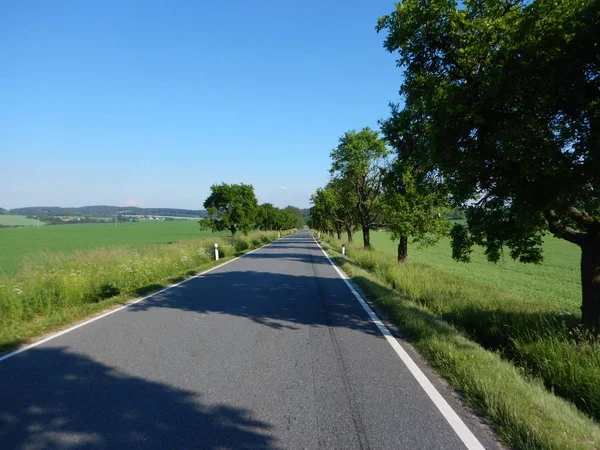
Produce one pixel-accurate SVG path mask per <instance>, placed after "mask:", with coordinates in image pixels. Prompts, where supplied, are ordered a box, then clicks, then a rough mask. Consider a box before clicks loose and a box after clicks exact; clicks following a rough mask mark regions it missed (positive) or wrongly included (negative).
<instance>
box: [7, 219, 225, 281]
mask: <svg viewBox="0 0 600 450" xmlns="http://www.w3.org/2000/svg"><path fill="white" fill-rule="evenodd" d="M0 217H7V216H1V215H0ZM9 217H10V216H9ZM227 235H228V233H215V234H213V233H211V232H210V231H199V230H198V222H197V221H195V220H173V221H157V222H129V223H128V222H125V223H120V224H118V226H117V227H115V226H114V223H106V224H105V223H89V224H69V225H48V226H45V227H43V228H39V229H38V228H2V229H0V249H1V251H0V273H2V272H4V273H5V274H9V275H14V274H15V273H17V272H18V271H19V270H22V269H24V268H25V267H24V266H25V265H31V264H33V265H36V264H38V261H41V260H43V259H44V258H43V255H44V254H46V255H49V254H54V253H57V252H58V253H69V252H73V251H75V250H91V249H97V248H116V247H128V248H139V247H143V246H147V245H151V244H160V243H168V242H175V241H183V240H192V239H200V238H209V237H224V236H227ZM40 255H42V256H40Z"/></svg>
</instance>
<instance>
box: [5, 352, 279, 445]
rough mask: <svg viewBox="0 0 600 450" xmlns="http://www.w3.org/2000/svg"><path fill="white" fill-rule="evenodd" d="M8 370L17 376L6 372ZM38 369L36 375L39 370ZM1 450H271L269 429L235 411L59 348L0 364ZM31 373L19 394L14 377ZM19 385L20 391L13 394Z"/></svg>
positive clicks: (25, 353)
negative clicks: (0, 374)
mask: <svg viewBox="0 0 600 450" xmlns="http://www.w3.org/2000/svg"><path fill="white" fill-rule="evenodd" d="M11 364H16V365H18V368H19V370H18V371H17V370H10V369H11ZM40 366H41V367H44V370H43V371H41V370H39V367H40ZM2 370H3V372H5V373H4V376H3V384H2V385H1V386H0V399H1V401H0V442H1V443H2V444H1V447H2V448H4V449H16V448H35V449H38V448H39V449H63V448H74V447H76V448H94V449H98V448H110V449H121V448H123V449H135V448H144V449H154V448H176V449H184V448H185V449H191V448H202V449H223V448H244V449H274V448H277V447H276V445H275V442H273V439H272V438H271V437H270V436H269V435H268V433H269V430H270V428H271V425H269V424H267V423H265V422H261V421H259V420H256V419H254V418H253V417H252V414H251V413H250V412H249V411H247V410H245V409H241V408H236V407H233V406H230V405H226V404H206V403H203V399H202V395H200V394H197V393H194V392H189V391H186V390H183V389H178V388H175V387H172V386H169V385H167V384H163V383H161V382H157V381H154V380H150V379H149V378H150V377H147V378H146V377H144V378H140V377H135V376H131V375H128V374H126V373H123V372H120V371H118V370H116V369H113V368H111V367H109V366H106V365H104V364H102V363H99V362H96V361H93V360H91V359H89V358H87V357H84V356H81V355H78V354H75V353H72V352H70V351H68V350H67V349H65V348H56V347H55V348H45V349H32V350H29V351H27V352H24V353H22V354H20V355H17V356H16V357H14V358H12V359H11V360H8V361H5V362H4V363H3V367H2ZM23 370H25V371H26V372H27V373H29V374H33V373H35V374H36V375H35V376H37V377H38V379H34V378H33V377H32V376H30V377H28V381H29V382H30V383H31V385H30V386H27V389H23V387H24V386H22V381H21V373H22V372H21V371H23ZM15 386H20V387H21V388H20V389H15V388H14V387H15Z"/></svg>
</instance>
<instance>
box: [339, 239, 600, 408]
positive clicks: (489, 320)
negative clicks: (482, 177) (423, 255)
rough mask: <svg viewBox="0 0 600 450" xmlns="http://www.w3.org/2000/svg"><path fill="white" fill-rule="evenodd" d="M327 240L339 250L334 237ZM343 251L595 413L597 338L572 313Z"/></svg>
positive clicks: (599, 375) (599, 379) (599, 369)
mask: <svg viewBox="0 0 600 450" xmlns="http://www.w3.org/2000/svg"><path fill="white" fill-rule="evenodd" d="M328 242H329V243H330V245H332V246H333V248H335V249H336V250H337V251H339V250H340V248H341V247H340V244H339V242H337V241H335V240H331V239H329V238H328ZM348 253H349V257H350V258H351V260H352V261H353V262H354V263H356V264H358V265H359V266H360V267H363V268H365V269H366V270H368V271H370V272H372V273H373V274H374V275H375V276H376V277H377V278H379V279H381V280H383V281H384V282H385V283H386V284H387V285H389V286H391V287H392V288H393V289H395V290H396V291H397V292H398V293H400V294H401V295H402V297H403V298H406V299H407V300H409V301H411V302H413V303H416V304H418V305H420V306H423V307H425V308H427V310H428V311H431V312H432V313H433V314H434V315H435V316H437V317H439V318H440V319H443V320H445V321H447V322H449V323H451V324H453V325H455V326H457V327H459V328H460V329H461V330H463V331H464V332H466V333H467V335H468V336H469V337H470V338H471V339H473V340H475V341H476V342H478V343H479V344H481V345H482V346H484V347H485V348H487V349H489V350H493V351H497V352H499V353H500V354H501V355H502V357H503V358H504V359H506V360H508V361H511V362H512V363H513V364H515V365H517V366H519V367H521V368H522V369H523V370H524V371H525V372H526V373H527V374H529V375H530V376H532V377H539V378H540V379H541V380H542V381H543V383H544V385H545V386H546V388H547V389H548V390H550V391H552V392H553V393H555V394H556V395H559V396H561V397H563V398H565V399H567V400H569V401H571V402H573V403H574V404H575V405H576V406H577V407H578V408H579V409H580V410H581V411H583V412H584V413H586V414H588V415H589V416H591V417H592V418H594V419H595V420H600V342H599V341H598V340H597V339H596V338H594V337H593V336H590V335H588V334H586V333H585V332H583V331H582V330H581V329H580V328H579V327H578V320H579V317H577V316H575V315H574V314H572V313H569V312H566V311H563V310H561V307H560V305H556V306H555V307H554V308H552V305H551V304H549V303H548V302H547V301H546V300H545V299H541V300H540V302H538V303H536V302H534V301H527V302H523V301H520V299H519V298H518V297H517V296H515V294H513V293H511V292H508V291H502V290H499V289H493V288H491V287H490V286H486V285H481V284H477V283H475V282H472V281H468V280H465V279H462V278H460V277H457V276H455V275H452V274H449V273H446V272H444V271H443V270H440V269H437V268H433V267H430V266H427V265H424V264H418V263H405V264H398V262H397V261H396V259H395V258H394V256H393V255H390V254H386V253H382V252H378V251H365V250H362V249H359V248H355V247H354V248H353V247H351V248H350V249H349V251H348Z"/></svg>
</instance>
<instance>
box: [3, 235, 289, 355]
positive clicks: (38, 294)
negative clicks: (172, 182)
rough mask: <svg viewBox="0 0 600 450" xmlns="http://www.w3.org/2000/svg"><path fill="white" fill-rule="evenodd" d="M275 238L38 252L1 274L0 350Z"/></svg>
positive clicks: (268, 236)
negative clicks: (216, 248) (14, 270)
mask: <svg viewBox="0 0 600 450" xmlns="http://www.w3.org/2000/svg"><path fill="white" fill-rule="evenodd" d="M282 235H283V234H282ZM276 238H277V233H251V234H249V235H248V236H240V237H236V239H235V240H232V239H231V238H228V239H226V238H213V239H200V240H195V241H182V242H176V243H172V244H156V245H151V246H146V247H138V248H110V249H96V250H88V251H77V252H69V253H54V254H45V255H43V256H37V257H35V259H33V260H30V261H29V262H28V263H27V264H25V265H24V268H23V269H22V270H21V271H19V272H18V273H17V274H16V275H14V276H9V275H0V351H6V350H9V349H11V348H14V347H16V346H18V345H21V344H23V343H26V342H27V341H28V340H30V339H32V338H34V337H37V336H40V335H42V334H45V333H48V332H50V331H53V330H56V329H57V328H60V327H63V326H65V325H68V324H70V323H72V322H74V321H76V320H80V319H82V318H85V317H87V316H89V315H91V314H94V313H97V312H99V311H102V310H104V309H106V308H108V307H112V306H114V305H116V304H120V303H124V302H127V301H128V300H130V299H131V298H134V297H138V296H142V295H147V294H149V293H150V292H153V291H156V290H159V289H161V288H163V287H165V286H167V285H169V284H172V283H175V282H177V281H180V280H183V279H185V278H187V277H189V276H192V275H194V274H196V273H198V272H201V271H203V270H206V269H208V268H209V267H212V266H215V265H217V264H220V263H222V262H224V261H226V260H228V259H230V258H232V257H234V256H237V255H241V254H242V253H244V252H246V251H248V250H251V249H254V248H257V247H260V246H262V245H264V244H266V243H269V242H271V241H273V240H275V239H276ZM215 243H218V244H219V255H220V259H219V261H218V262H217V261H215V260H214V244H215Z"/></svg>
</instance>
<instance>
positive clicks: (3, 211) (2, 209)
mask: <svg viewBox="0 0 600 450" xmlns="http://www.w3.org/2000/svg"><path fill="white" fill-rule="evenodd" d="M7 212H8V211H7V210H6V209H4V208H0V214H6V213H7Z"/></svg>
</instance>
